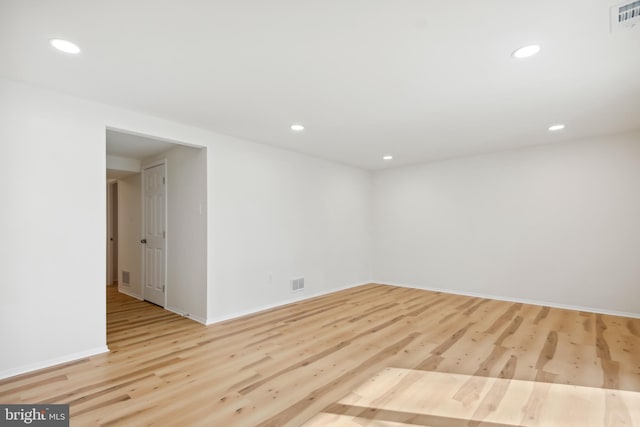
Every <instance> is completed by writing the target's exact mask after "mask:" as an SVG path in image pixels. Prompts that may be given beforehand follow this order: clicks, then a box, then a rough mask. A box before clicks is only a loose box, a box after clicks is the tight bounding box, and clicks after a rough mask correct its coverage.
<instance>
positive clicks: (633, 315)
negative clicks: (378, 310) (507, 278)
mask: <svg viewBox="0 0 640 427" xmlns="http://www.w3.org/2000/svg"><path fill="white" fill-rule="evenodd" d="M373 283H378V284H380V285H389V286H399V287H401V288H411V289H421V290H425V291H432V292H442V293H445V294H454V295H465V296H468V297H475V298H486V299H495V300H498V301H507V302H518V303H523V304H531V305H540V306H547V307H553V308H562V309H565V310H576V311H585V312H588V313H596V314H607V315H611V316H621V317H631V318H634V319H640V313H629V312H625V311H617V310H607V309H602V308H593V307H583V306H579V305H568V304H560V303H557V302H549V301H540V300H531V299H526V298H516V297H505V296H501V295H492V294H483V293H479V292H467V291H459V290H456V289H444V288H434V287H431V286H418V285H409V284H404V283H387V282H381V281H376V282H373Z"/></svg>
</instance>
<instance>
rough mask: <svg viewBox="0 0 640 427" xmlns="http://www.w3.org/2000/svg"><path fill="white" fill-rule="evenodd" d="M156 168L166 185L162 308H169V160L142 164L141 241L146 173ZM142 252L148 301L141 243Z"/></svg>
mask: <svg viewBox="0 0 640 427" xmlns="http://www.w3.org/2000/svg"><path fill="white" fill-rule="evenodd" d="M156 166H162V168H163V171H162V172H163V175H164V177H165V185H164V230H165V238H164V262H163V266H164V269H163V270H164V271H163V272H162V274H163V275H164V302H163V304H162V308H165V309H166V308H167V294H168V290H169V283H168V282H167V252H168V246H169V244H168V242H169V239H167V237H166V236H167V235H168V234H169V230H168V229H167V228H168V227H167V226H168V224H169V218H168V215H169V208H168V207H169V190H168V189H169V177H168V175H167V170H168V168H167V159H166V158H163V159H160V160H155V161H152V162H149V163H144V164H142V167H141V168H140V169H142V171H141V173H142V180H141V181H142V182H141V187H142V188H141V190H142V191H140V197H141V201H140V203H141V204H142V209H141V211H142V221H141V226H142V227H141V230H140V231H141V232H142V234H141V236H140V239H141V240H142V239H144V238H145V230H146V219H145V218H146V212H145V203H144V195H145V176H146V171H147V169H150V168H153V167H156ZM140 251H141V261H142V266H141V277H142V299H143V300H145V301H147V300H146V299H145V290H146V288H147V286H146V282H147V280H146V268H145V267H146V266H145V258H146V257H145V246H144V244H143V243H142V242H141V243H140Z"/></svg>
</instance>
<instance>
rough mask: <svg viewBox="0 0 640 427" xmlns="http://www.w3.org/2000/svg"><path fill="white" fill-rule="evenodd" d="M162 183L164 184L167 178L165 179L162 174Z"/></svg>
mask: <svg viewBox="0 0 640 427" xmlns="http://www.w3.org/2000/svg"><path fill="white" fill-rule="evenodd" d="M162 183H163V184H166V183H167V180H166V178H165V177H164V176H163V177H162Z"/></svg>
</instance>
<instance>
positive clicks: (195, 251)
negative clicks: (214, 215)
mask: <svg viewBox="0 0 640 427" xmlns="http://www.w3.org/2000/svg"><path fill="white" fill-rule="evenodd" d="M157 160H166V170H167V177H166V178H167V238H166V242H167V285H166V292H167V295H166V296H167V309H169V310H172V311H175V312H177V313H179V314H182V315H189V316H190V317H192V318H193V319H195V320H197V321H199V322H201V323H206V321H207V152H206V149H198V148H192V147H185V146H181V145H177V146H176V147H175V148H172V149H171V150H168V151H166V152H164V153H162V154H160V155H158V156H154V157H153V158H151V159H146V160H145V161H144V162H143V165H148V164H150V163H153V162H154V161H157Z"/></svg>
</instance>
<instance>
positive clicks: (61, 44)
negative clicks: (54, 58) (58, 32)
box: [49, 39, 80, 54]
mask: <svg viewBox="0 0 640 427" xmlns="http://www.w3.org/2000/svg"><path fill="white" fill-rule="evenodd" d="M49 44H51V46H53V47H55V48H56V49H58V50H60V51H62V52H65V53H73V54H76V53H80V48H79V47H78V45H76V44H74V43H71V42H70V41H68V40H62V39H51V40H49Z"/></svg>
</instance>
